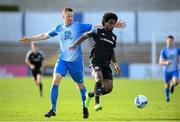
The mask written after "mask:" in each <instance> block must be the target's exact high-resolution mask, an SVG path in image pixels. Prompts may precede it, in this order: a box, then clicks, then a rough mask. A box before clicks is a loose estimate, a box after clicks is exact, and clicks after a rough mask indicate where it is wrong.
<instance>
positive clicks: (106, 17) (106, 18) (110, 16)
mask: <svg viewBox="0 0 180 122" xmlns="http://www.w3.org/2000/svg"><path fill="white" fill-rule="evenodd" d="M110 19H114V20H116V22H117V20H118V17H117V15H116V14H114V13H112V12H107V13H105V14H104V15H103V18H102V25H103V26H104V25H105V23H106V22H107V21H109V20H110Z"/></svg>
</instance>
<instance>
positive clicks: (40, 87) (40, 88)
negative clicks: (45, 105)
mask: <svg viewBox="0 0 180 122" xmlns="http://www.w3.org/2000/svg"><path fill="white" fill-rule="evenodd" d="M39 90H40V95H41V96H42V83H40V84H39Z"/></svg>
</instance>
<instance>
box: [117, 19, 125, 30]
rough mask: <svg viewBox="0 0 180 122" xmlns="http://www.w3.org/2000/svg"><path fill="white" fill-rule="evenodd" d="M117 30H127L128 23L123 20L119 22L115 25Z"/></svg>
mask: <svg viewBox="0 0 180 122" xmlns="http://www.w3.org/2000/svg"><path fill="white" fill-rule="evenodd" d="M114 27H115V28H122V29H124V28H126V22H123V21H121V20H119V21H117V22H116V24H115V25H114Z"/></svg>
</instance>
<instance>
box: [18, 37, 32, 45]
mask: <svg viewBox="0 0 180 122" xmlns="http://www.w3.org/2000/svg"><path fill="white" fill-rule="evenodd" d="M19 41H20V42H21V43H23V44H26V43H29V42H30V40H29V39H28V38H27V37H21V38H20V39H19Z"/></svg>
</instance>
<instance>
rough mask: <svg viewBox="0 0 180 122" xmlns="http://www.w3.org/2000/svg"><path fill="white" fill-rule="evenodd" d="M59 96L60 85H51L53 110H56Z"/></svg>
mask: <svg viewBox="0 0 180 122" xmlns="http://www.w3.org/2000/svg"><path fill="white" fill-rule="evenodd" d="M57 98H58V85H52V87H51V104H52V110H53V111H54V112H56V103H57Z"/></svg>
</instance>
